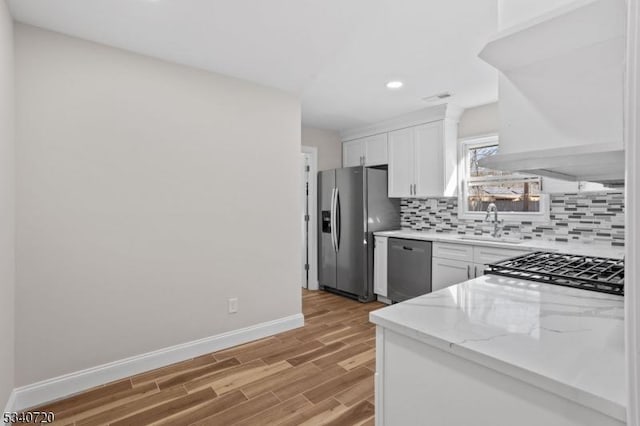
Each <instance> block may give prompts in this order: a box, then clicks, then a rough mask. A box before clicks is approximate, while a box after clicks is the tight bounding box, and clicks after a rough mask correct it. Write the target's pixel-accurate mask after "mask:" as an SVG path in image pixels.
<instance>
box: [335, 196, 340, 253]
mask: <svg viewBox="0 0 640 426" xmlns="http://www.w3.org/2000/svg"><path fill="white" fill-rule="evenodd" d="M335 211H336V233H335V235H336V251H338V250H340V190H338V188H336V203H335Z"/></svg>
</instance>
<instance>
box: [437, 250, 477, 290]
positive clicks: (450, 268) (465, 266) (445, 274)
mask: <svg viewBox="0 0 640 426" xmlns="http://www.w3.org/2000/svg"><path fill="white" fill-rule="evenodd" d="M431 265H432V270H431V291H438V290H441V289H443V288H445V287H449V286H450V285H453V284H458V283H461V282H463V281H467V280H469V279H471V278H472V276H471V274H472V270H473V264H472V263H469V262H465V261H463V260H452V259H439V258H437V257H434V258H433V260H432V262H431Z"/></svg>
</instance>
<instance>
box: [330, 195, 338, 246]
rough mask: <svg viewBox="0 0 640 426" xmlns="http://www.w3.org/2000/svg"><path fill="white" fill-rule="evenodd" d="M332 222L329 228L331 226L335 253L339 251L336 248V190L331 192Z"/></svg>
mask: <svg viewBox="0 0 640 426" xmlns="http://www.w3.org/2000/svg"><path fill="white" fill-rule="evenodd" d="M330 214H331V221H330V224H329V226H331V246H332V247H333V251H337V248H336V188H333V189H332V190H331V213H330Z"/></svg>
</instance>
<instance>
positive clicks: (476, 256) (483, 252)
mask: <svg viewBox="0 0 640 426" xmlns="http://www.w3.org/2000/svg"><path fill="white" fill-rule="evenodd" d="M525 253H527V250H514V249H505V248H496V247H482V246H476V247H474V248H473V261H474V262H475V263H478V264H481V265H486V264H487V263H494V262H500V261H501V260H504V259H508V258H510V257H514V256H519V255H521V254H525Z"/></svg>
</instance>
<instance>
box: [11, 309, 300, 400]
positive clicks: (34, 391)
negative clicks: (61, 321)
mask: <svg viewBox="0 0 640 426" xmlns="http://www.w3.org/2000/svg"><path fill="white" fill-rule="evenodd" d="M303 325H304V316H303V315H302V314H296V315H291V316H289V317H285V318H280V319H277V320H274V321H268V322H263V323H260V324H256V325H252V326H250V327H246V328H242V329H239V330H234V331H230V332H227V333H222V334H218V335H216V336H211V337H205V338H204V339H200V340H194V341H192V342H187V343H182V344H179V345H175V346H171V347H168V348H164V349H160V350H157V351H153V352H148V353H146V354H142V355H136V356H133V357H130V358H126V359H122V360H119V361H114V362H110V363H108V364H103V365H100V366H97V367H92V368H88V369H86V370H81V371H76V372H74V373H70V374H65V375H63V376H59V377H54V378H53V379H48V380H43V381H41V382H38V383H33V384H31V385H27V386H22V387H19V388H16V389H14V391H13V392H12V394H11V399H10V400H9V401H10V403H11V405H8V407H9V408H10V410H11V411H15V410H21V409H24V408H29V407H34V406H37V405H41V404H44V403H47V402H50V401H55V400H57V399H61V398H63V397H67V396H70V395H73V394H76V393H79V392H82V391H85V390H87V389H90V388H93V387H96V386H100V385H104V384H106V383H109V382H113V381H114V380H119V379H123V378H125V377H129V376H132V375H134V374H139V373H143V372H145V371H149V370H153V369H156V368H160V367H164V366H167V365H170V364H173V363H176V362H180V361H184V360H187V359H191V358H194V357H197V356H200V355H205V354H208V353H211V352H216V351H220V350H223V349H227V348H230V347H233V346H237V345H241V344H243V343H247V342H250V341H252V340H256V339H261V338H263V337H268V336H271V335H274V334H277V333H282V332H284V331H288V330H292V329H294V328H298V327H302V326H303Z"/></svg>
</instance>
